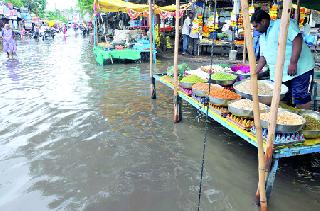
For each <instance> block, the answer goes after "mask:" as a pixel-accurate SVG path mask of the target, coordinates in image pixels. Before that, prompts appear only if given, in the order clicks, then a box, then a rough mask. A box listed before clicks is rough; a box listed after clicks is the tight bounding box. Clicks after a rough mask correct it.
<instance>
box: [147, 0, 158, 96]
mask: <svg viewBox="0 0 320 211" xmlns="http://www.w3.org/2000/svg"><path fill="white" fill-rule="evenodd" d="M152 16H153V9H152V0H149V41H150V93H151V99H156V88H155V80H154V78H153V41H152V40H153V37H152V36H153V31H152V30H151V29H152Z"/></svg>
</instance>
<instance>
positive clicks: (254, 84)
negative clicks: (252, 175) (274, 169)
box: [241, 0, 267, 211]
mask: <svg viewBox="0 0 320 211" xmlns="http://www.w3.org/2000/svg"><path fill="white" fill-rule="evenodd" d="M241 9H242V14H243V26H244V33H245V41H246V43H247V46H248V57H249V58H248V59H249V64H250V75H251V79H250V82H251V91H252V98H253V117H254V123H255V127H256V138H257V141H258V173H259V183H258V187H259V193H260V194H259V204H260V206H261V210H263V211H266V210H267V199H266V192H265V170H264V167H265V163H264V152H263V139H262V128H261V122H260V109H259V98H258V75H257V73H256V57H255V54H254V50H253V39H252V34H251V24H250V20H249V5H248V1H247V0H241ZM244 48H245V46H244Z"/></svg>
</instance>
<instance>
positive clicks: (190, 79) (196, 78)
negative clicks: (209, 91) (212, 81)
mask: <svg viewBox="0 0 320 211" xmlns="http://www.w3.org/2000/svg"><path fill="white" fill-rule="evenodd" d="M180 82H182V83H192V84H195V83H198V82H206V81H205V80H204V79H202V78H200V77H199V76H196V75H189V76H186V77H183V78H182V80H181V81H180Z"/></svg>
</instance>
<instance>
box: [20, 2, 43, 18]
mask: <svg viewBox="0 0 320 211" xmlns="http://www.w3.org/2000/svg"><path fill="white" fill-rule="evenodd" d="M22 1H23V3H24V6H25V7H27V8H28V9H29V10H30V11H31V12H32V13H34V14H36V15H38V16H39V17H43V15H44V10H45V8H46V4H47V1H46V0H22Z"/></svg>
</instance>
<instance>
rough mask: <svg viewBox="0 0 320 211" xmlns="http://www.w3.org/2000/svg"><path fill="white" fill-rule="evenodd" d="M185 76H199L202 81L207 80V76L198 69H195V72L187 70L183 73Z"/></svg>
mask: <svg viewBox="0 0 320 211" xmlns="http://www.w3.org/2000/svg"><path fill="white" fill-rule="evenodd" d="M185 74H186V75H197V76H199V77H200V78H202V79H206V80H208V79H209V74H208V73H206V72H204V71H202V70H201V69H200V68H199V69H196V70H187V71H186V72H185Z"/></svg>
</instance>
